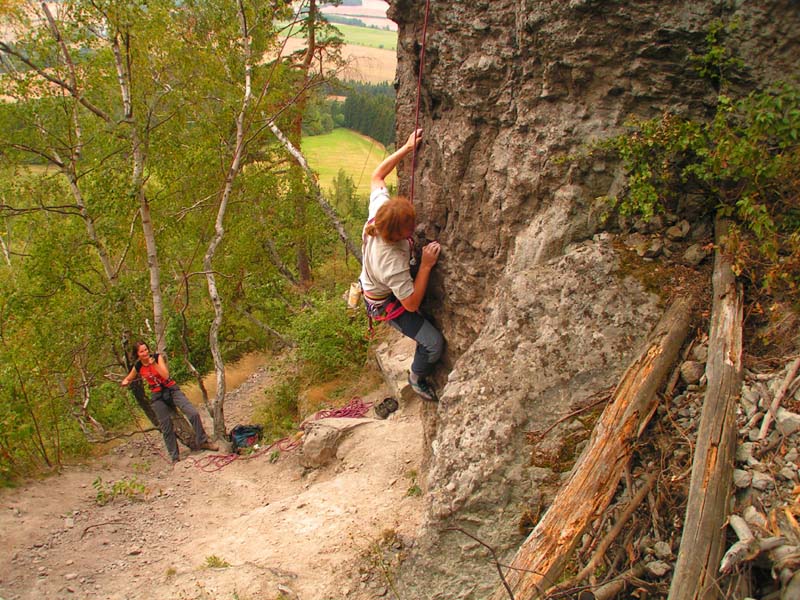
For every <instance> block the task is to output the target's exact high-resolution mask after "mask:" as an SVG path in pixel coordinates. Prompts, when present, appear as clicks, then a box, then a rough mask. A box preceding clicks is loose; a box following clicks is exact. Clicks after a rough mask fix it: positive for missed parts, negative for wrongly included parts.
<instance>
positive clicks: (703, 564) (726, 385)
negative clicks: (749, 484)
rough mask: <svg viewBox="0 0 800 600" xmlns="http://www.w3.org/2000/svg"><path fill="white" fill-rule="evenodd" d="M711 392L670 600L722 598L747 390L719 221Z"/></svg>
mask: <svg viewBox="0 0 800 600" xmlns="http://www.w3.org/2000/svg"><path fill="white" fill-rule="evenodd" d="M715 229H716V238H717V239H716V242H717V251H716V255H715V257H714V276H713V289H714V301H713V306H712V311H711V332H710V334H709V341H708V363H707V364H706V376H707V378H708V388H707V389H706V396H705V400H704V402H703V414H702V416H701V418H700V427H699V429H698V431H697V447H696V448H695V453H694V459H693V462H692V477H691V481H690V484H689V500H688V502H687V504H686V522H685V524H684V526H683V537H682V538H681V547H680V552H678V561H677V564H676V565H675V574H674V575H673V578H672V585H671V586H670V592H669V599H670V600H684V599H685V600H688V599H690V598H691V599H700V598H703V599H710V598H719V597H721V595H720V589H719V587H718V585H717V583H716V579H717V571H718V568H719V562H720V558H721V557H722V554H723V551H724V543H725V534H724V529H723V528H724V525H725V519H726V517H727V514H728V508H729V507H728V500H729V499H730V493H731V482H732V479H733V461H734V455H735V452H736V427H735V426H736V399H737V397H738V395H739V393H740V391H741V386H742V318H743V315H742V313H743V304H744V299H743V293H742V286H741V285H740V284H739V283H737V281H736V277H735V275H734V274H733V270H732V269H731V261H730V260H729V258H728V257H727V256H726V255H725V244H726V239H725V236H726V234H727V231H728V227H727V223H726V222H725V221H723V220H720V219H718V220H717V223H716V228H715Z"/></svg>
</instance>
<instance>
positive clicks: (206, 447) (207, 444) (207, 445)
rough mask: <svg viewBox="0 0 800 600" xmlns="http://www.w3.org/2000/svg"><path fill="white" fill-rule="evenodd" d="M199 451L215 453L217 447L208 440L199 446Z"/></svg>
mask: <svg viewBox="0 0 800 600" xmlns="http://www.w3.org/2000/svg"><path fill="white" fill-rule="evenodd" d="M200 450H213V451H215V452H216V451H217V450H219V446H218V445H217V444H215V443H214V442H212V441H210V440H206V441H205V442H203V443H202V444H200Z"/></svg>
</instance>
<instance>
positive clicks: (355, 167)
mask: <svg viewBox="0 0 800 600" xmlns="http://www.w3.org/2000/svg"><path fill="white" fill-rule="evenodd" d="M301 148H302V151H303V154H304V155H305V157H306V159H307V160H308V163H309V165H310V166H311V168H312V169H313V170H314V171H315V172H316V173H317V174H318V175H319V183H320V187H322V189H323V190H325V191H327V190H328V189H333V182H334V180H335V179H336V175H337V174H338V173H339V169H344V170H345V172H346V173H347V174H348V175H350V176H351V177H352V178H353V181H354V182H355V184H356V186H358V193H359V194H363V195H365V196H366V195H367V194H369V180H370V176H371V175H372V171H373V169H375V167H377V166H378V164H380V162H381V161H382V160H383V158H384V156H385V150H384V147H383V145H382V144H381V143H380V142H376V141H375V140H372V139H370V138H368V137H366V136H364V135H361V134H360V133H356V132H355V131H351V130H350V129H334V130H333V131H332V132H331V133H326V134H325V135H314V136H310V137H304V138H303V141H302V143H301ZM386 182H387V183H389V184H396V182H397V177H396V175H395V174H394V173H392V175H391V176H390V177H388V178H387V180H386Z"/></svg>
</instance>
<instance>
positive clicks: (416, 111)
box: [409, 0, 431, 204]
mask: <svg viewBox="0 0 800 600" xmlns="http://www.w3.org/2000/svg"><path fill="white" fill-rule="evenodd" d="M430 10H431V0H425V20H424V21H423V24H422V47H421V48H420V52H419V73H418V74H417V101H416V105H415V108H414V133H415V134H416V131H417V129H418V128H419V98H420V91H421V90H422V72H423V71H424V70H425V38H426V36H427V34H428V15H429V14H430ZM416 170H417V144H414V150H413V151H412V153H411V193H410V194H409V199H410V200H411V204H414V173H415V171H416Z"/></svg>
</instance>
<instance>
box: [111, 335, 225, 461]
mask: <svg viewBox="0 0 800 600" xmlns="http://www.w3.org/2000/svg"><path fill="white" fill-rule="evenodd" d="M133 351H134V353H135V354H136V356H137V358H138V360H137V361H136V363H135V364H134V365H133V368H132V369H131V372H130V373H128V374H127V375H126V376H125V378H124V379H123V380H122V381H121V382H120V383H121V385H122V386H123V387H124V386H127V385H128V384H130V383H131V382H132V381H134V380H135V379H137V378H138V377H140V376H141V377H142V378H143V379H144V380H145V381H146V382H147V385H148V386H150V402H151V403H152V406H153V411H154V412H155V413H156V416H157V417H158V422H159V425H160V426H161V435H162V436H164V444H165V445H166V446H167V452H169V456H170V458H171V460H172V462H173V464H174V463H176V462H178V460H180V454H179V452H178V440H177V438H176V436H175V430H174V429H173V427H172V419H171V410H170V408H173V409H177V408H179V409H180V410H181V412H182V413H183V414H184V415H185V416H186V418H187V419H188V420H189V423H191V424H192V429H194V436H195V447H196V448H200V449H203V450H219V446H217V445H216V444H214V443H213V442H211V441H210V440H209V439H208V435H206V432H205V430H204V429H203V422H202V420H201V419H200V413H199V412H197V409H196V408H195V407H194V405H193V404H192V403H191V402H189V399H188V398H187V397H186V396H185V395H184V393H183V392H182V391H181V389H180V388H179V387H178V384H176V383H175V381H174V380H172V379H170V377H169V369H168V368H167V362H166V361H165V360H164V356H163V355H161V354H158V353H156V354H150V349H149V348H148V347H147V344H146V343H145V342H136V343H135V344H133Z"/></svg>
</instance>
